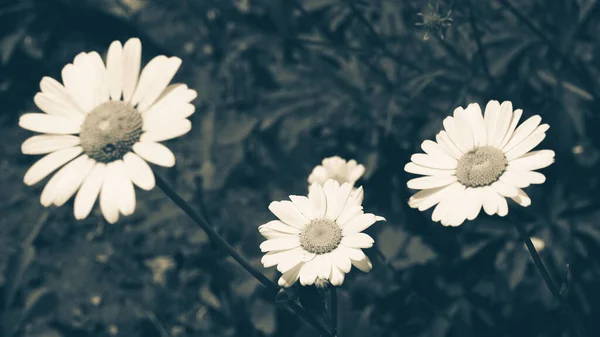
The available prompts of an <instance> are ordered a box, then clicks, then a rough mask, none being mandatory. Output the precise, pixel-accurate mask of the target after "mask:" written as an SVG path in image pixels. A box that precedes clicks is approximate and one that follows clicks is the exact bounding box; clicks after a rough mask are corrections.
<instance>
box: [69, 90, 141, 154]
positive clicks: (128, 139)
mask: <svg viewBox="0 0 600 337" xmlns="http://www.w3.org/2000/svg"><path fill="white" fill-rule="evenodd" d="M142 124H143V121H142V115H141V114H140V113H139V112H138V111H137V110H136V109H135V108H134V107H132V106H131V105H130V104H128V103H125V102H122V101H108V102H105V103H103V104H100V105H99V106H98V107H96V108H95V109H94V110H92V111H91V112H90V113H89V114H88V115H87V117H86V118H85V121H84V122H83V124H82V125H81V129H80V130H79V138H80V139H81V147H82V148H83V151H84V153H85V154H87V155H88V156H89V157H90V158H92V159H94V160H96V161H98V162H102V163H110V162H112V161H115V160H118V159H121V158H123V156H124V155H125V154H126V153H127V152H130V151H131V148H132V146H133V144H135V143H137V142H138V140H139V139H140V136H141V135H142Z"/></svg>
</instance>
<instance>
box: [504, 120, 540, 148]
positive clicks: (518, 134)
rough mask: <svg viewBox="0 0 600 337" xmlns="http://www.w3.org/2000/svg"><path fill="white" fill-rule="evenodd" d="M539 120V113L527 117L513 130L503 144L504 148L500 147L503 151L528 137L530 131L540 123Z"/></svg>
mask: <svg viewBox="0 0 600 337" xmlns="http://www.w3.org/2000/svg"><path fill="white" fill-rule="evenodd" d="M541 121H542V117H540V116H539V115H535V116H532V117H529V119H527V120H526V121H525V122H523V124H521V125H519V127H518V128H517V129H516V130H515V132H514V133H513V135H512V137H511V138H510V140H509V141H508V143H507V144H506V146H504V148H503V149H502V150H503V151H504V153H507V152H508V151H510V150H511V149H512V148H513V147H515V146H517V145H518V144H519V143H521V142H522V141H523V140H524V139H525V138H527V137H529V135H531V133H532V132H533V131H535V129H536V128H537V126H538V125H540V122H541Z"/></svg>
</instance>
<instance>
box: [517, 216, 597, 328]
mask: <svg viewBox="0 0 600 337" xmlns="http://www.w3.org/2000/svg"><path fill="white" fill-rule="evenodd" d="M511 220H512V221H511V222H512V223H513V225H514V226H515V228H516V229H517V232H519V235H520V236H521V239H522V240H523V242H524V243H525V246H527V250H528V251H529V255H531V258H532V259H533V263H534V264H535V267H536V268H537V270H538V272H539V273H540V274H541V275H542V278H543V279H544V282H545V283H546V286H548V289H549V290H550V292H551V293H552V295H553V296H554V297H556V299H557V300H558V301H559V303H560V304H561V305H562V306H563V308H564V309H565V311H566V312H567V315H568V316H569V319H570V320H571V322H572V323H573V325H574V326H575V330H576V331H577V334H578V335H579V336H581V337H587V332H586V330H585V327H584V326H583V324H582V323H581V320H580V319H579V317H578V316H577V314H576V313H575V310H573V307H571V304H569V301H567V299H566V298H565V297H564V296H562V295H561V294H560V291H559V289H558V287H557V286H556V284H555V283H554V281H553V280H552V278H551V277H550V274H549V273H548V270H547V269H546V266H545V265H544V262H543V261H542V259H541V258H540V255H539V254H538V252H537V250H536V249H535V246H534V245H533V242H531V239H530V238H529V235H528V234H527V231H526V230H525V227H523V225H522V224H521V223H520V222H519V221H515V219H511Z"/></svg>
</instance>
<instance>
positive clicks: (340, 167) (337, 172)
mask: <svg viewBox="0 0 600 337" xmlns="http://www.w3.org/2000/svg"><path fill="white" fill-rule="evenodd" d="M364 173H365V167H364V165H362V164H358V163H357V162H356V160H354V159H352V160H349V161H346V160H345V159H342V158H341V157H339V156H333V157H329V158H325V159H323V161H322V162H321V165H317V166H315V168H314V169H313V170H312V172H311V174H310V175H309V176H308V183H309V184H312V183H314V182H317V183H319V184H321V185H323V184H325V182H326V181H327V180H328V179H334V180H337V182H339V183H340V184H343V183H350V185H352V186H354V184H355V183H356V181H357V180H358V179H359V178H360V177H361V176H362V175H363V174H364Z"/></svg>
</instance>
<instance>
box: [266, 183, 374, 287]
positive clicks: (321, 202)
mask: <svg viewBox="0 0 600 337" xmlns="http://www.w3.org/2000/svg"><path fill="white" fill-rule="evenodd" d="M359 190H362V187H361V188H359ZM351 191H352V185H351V184H350V183H344V184H343V185H341V186H340V184H339V183H338V182H337V181H336V180H333V179H330V180H328V181H326V182H325V184H324V186H321V185H320V184H319V183H316V182H315V183H313V184H312V185H311V186H310V189H309V193H308V197H304V196H296V195H292V196H290V200H291V201H287V200H286V201H275V202H272V203H271V204H270V205H269V209H270V210H271V212H273V214H275V215H276V216H277V217H278V218H279V220H273V221H271V222H268V223H266V224H264V225H262V226H260V227H259V231H260V233H261V234H262V235H263V236H264V237H265V238H267V240H266V241H264V242H263V243H262V244H261V245H260V249H261V251H263V252H267V254H266V255H265V256H264V257H263V258H262V263H263V265H264V266H265V268H268V267H272V266H275V265H277V270H279V271H280V272H281V273H283V275H282V276H281V278H280V279H279V282H278V283H279V286H282V287H291V286H292V285H293V284H294V283H295V282H296V281H297V280H298V279H300V284H302V285H305V286H306V285H311V284H314V283H315V282H316V283H317V284H322V283H323V282H324V281H325V280H327V281H328V282H330V283H331V284H332V285H334V286H339V285H341V284H342V283H343V282H344V275H345V274H346V273H348V272H350V269H351V267H352V265H354V266H355V267H356V268H358V269H360V270H362V271H364V272H368V271H370V270H371V267H372V264H371V261H370V260H369V258H368V257H367V256H366V255H365V254H364V253H363V251H362V249H361V248H370V247H372V246H373V242H374V241H373V239H372V238H371V237H370V236H369V235H367V234H365V233H361V232H362V231H363V230H365V229H367V228H369V227H370V226H371V225H372V224H374V223H375V222H376V221H381V220H385V219H384V218H382V217H379V216H376V215H374V214H370V213H366V214H365V213H364V212H363V208H362V206H361V201H359V200H358V199H356V198H355V197H354V196H356V195H357V194H353V195H351Z"/></svg>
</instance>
